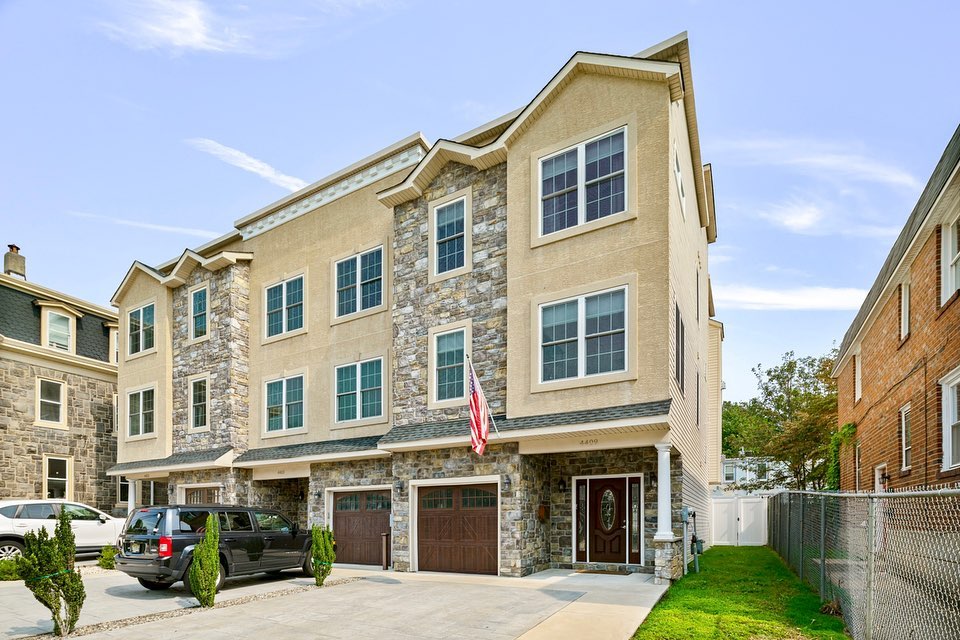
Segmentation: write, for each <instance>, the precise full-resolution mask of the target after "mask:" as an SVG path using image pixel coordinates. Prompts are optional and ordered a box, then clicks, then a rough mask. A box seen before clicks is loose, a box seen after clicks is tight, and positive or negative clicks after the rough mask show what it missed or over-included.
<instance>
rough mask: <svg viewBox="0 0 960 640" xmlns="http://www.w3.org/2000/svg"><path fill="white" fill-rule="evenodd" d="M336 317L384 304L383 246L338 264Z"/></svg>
mask: <svg viewBox="0 0 960 640" xmlns="http://www.w3.org/2000/svg"><path fill="white" fill-rule="evenodd" d="M336 271H337V275H336V279H337V317H338V318H340V317H343V316H347V315H350V314H351V313H356V312H358V311H365V310H366V309H372V308H374V307H379V306H380V305H381V304H382V303H383V247H377V248H376V249H373V250H371V251H367V252H365V253H360V254H357V255H355V256H350V257H349V258H347V259H346V260H341V261H340V262H338V263H337V267H336Z"/></svg>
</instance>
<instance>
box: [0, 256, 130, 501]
mask: <svg viewBox="0 0 960 640" xmlns="http://www.w3.org/2000/svg"><path fill="white" fill-rule="evenodd" d="M116 343H117V315H116V313H114V312H113V311H111V310H110V309H105V308H102V307H98V306H96V305H93V304H90V303H89V302H86V301H83V300H79V299H77V298H74V297H73V296H69V295H67V294H64V293H60V292H58V291H54V290H52V289H48V288H46V287H42V286H40V285H38V284H35V283H33V282H29V281H27V279H26V258H25V257H24V256H23V254H21V253H20V250H19V248H18V247H17V246H16V245H10V251H8V252H7V253H6V255H5V256H4V273H3V274H2V275H0V470H2V473H0V499H5V498H21V499H22V498H30V499H43V498H66V499H68V500H76V501H79V502H84V503H87V504H90V505H92V506H95V507H97V508H99V509H101V510H103V511H107V512H110V511H113V510H114V509H115V507H117V504H118V502H119V501H120V498H121V497H122V498H123V499H124V500H125V499H126V496H121V495H120V492H121V487H120V484H119V482H120V481H119V480H118V479H116V478H109V477H108V476H107V469H108V468H109V467H112V466H113V465H114V463H115V462H116V456H117V440H116V435H115V433H114V404H115V396H116V391H117V365H116Z"/></svg>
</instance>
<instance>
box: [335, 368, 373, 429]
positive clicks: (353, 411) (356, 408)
mask: <svg viewBox="0 0 960 640" xmlns="http://www.w3.org/2000/svg"><path fill="white" fill-rule="evenodd" d="M336 378H337V380H336V383H337V422H349V421H351V420H365V419H367V418H378V417H380V416H382V415H383V359H382V358H374V359H373V360H366V361H364V362H355V363H352V364H347V365H343V366H340V367H337V368H336Z"/></svg>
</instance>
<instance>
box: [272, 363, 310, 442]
mask: <svg viewBox="0 0 960 640" xmlns="http://www.w3.org/2000/svg"><path fill="white" fill-rule="evenodd" d="M266 393H267V402H266V406H267V431H268V432H275V431H284V430H287V429H299V428H301V427H303V376H302V375H301V376H292V377H289V378H283V379H282V380H273V381H271V382H268V383H267V385H266Z"/></svg>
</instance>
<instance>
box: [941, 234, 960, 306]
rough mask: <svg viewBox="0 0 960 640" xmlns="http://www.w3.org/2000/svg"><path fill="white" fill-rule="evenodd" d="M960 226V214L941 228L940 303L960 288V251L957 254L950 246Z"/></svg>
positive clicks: (945, 301)
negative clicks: (958, 268) (959, 268)
mask: <svg viewBox="0 0 960 640" xmlns="http://www.w3.org/2000/svg"><path fill="white" fill-rule="evenodd" d="M958 227H960V216H958V217H957V218H954V220H953V221H952V222H948V223H945V224H943V225H942V226H941V228H940V305H941V306H942V305H944V304H946V303H947V300H949V299H950V298H951V297H953V294H955V293H956V292H957V290H958V289H960V282H958V281H957V277H956V274H957V266H956V265H957V264H958V263H960V251H957V253H956V254H955V255H951V254H952V253H953V249H952V247H951V246H950V241H951V239H952V238H953V235H954V233H956V232H957V228H958Z"/></svg>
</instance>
